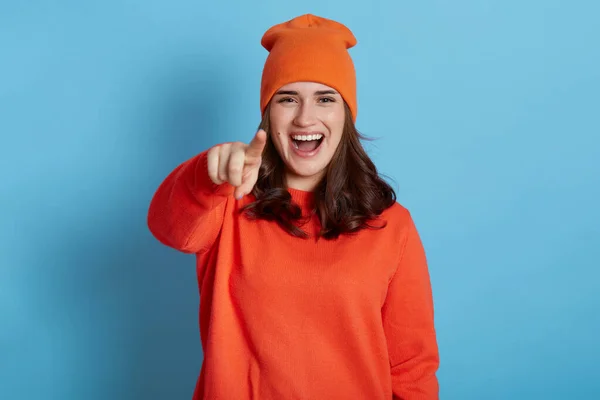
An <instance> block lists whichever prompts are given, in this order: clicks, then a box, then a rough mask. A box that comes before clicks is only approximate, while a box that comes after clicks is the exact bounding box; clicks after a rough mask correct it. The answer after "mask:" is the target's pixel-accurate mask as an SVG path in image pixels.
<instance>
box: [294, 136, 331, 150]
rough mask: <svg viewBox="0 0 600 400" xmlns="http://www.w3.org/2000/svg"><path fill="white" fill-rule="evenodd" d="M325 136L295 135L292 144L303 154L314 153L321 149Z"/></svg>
mask: <svg viewBox="0 0 600 400" xmlns="http://www.w3.org/2000/svg"><path fill="white" fill-rule="evenodd" d="M323 137H324V136H323V135H321V134H316V135H294V136H292V138H291V139H292V144H293V146H294V148H295V149H296V150H299V151H302V152H307V153H310V152H313V151H315V150H316V149H318V148H319V146H320V145H321V143H322V142H323Z"/></svg>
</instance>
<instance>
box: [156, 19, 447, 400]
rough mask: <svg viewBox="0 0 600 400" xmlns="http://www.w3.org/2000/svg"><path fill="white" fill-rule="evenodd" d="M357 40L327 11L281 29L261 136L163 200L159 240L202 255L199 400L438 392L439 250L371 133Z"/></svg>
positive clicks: (208, 158) (168, 184)
mask: <svg viewBox="0 0 600 400" xmlns="http://www.w3.org/2000/svg"><path fill="white" fill-rule="evenodd" d="M355 44H356V39H355V38H354V36H353V34H352V32H351V31H350V30H349V29H348V28H347V27H345V26H344V25H342V24H340V23H337V22H335V21H332V20H328V19H325V18H320V17H317V16H313V15H303V16H300V17H297V18H294V19H292V20H290V21H287V22H284V23H282V24H278V25H275V26H273V27H272V28H270V29H269V30H268V31H267V32H266V33H265V35H264V36H263V39H262V45H263V46H264V47H265V48H266V49H267V50H268V51H269V55H268V57H267V60H266V63H265V66H264V70H263V76H262V82H261V112H262V115H263V120H262V122H261V125H260V129H259V131H258V133H256V135H255V136H254V138H253V139H252V140H251V142H250V143H249V144H244V143H237V142H236V143H224V144H221V145H217V146H214V147H212V148H211V149H208V150H206V151H204V152H202V153H200V154H199V155H197V156H195V157H193V158H192V159H190V160H188V161H187V162H185V163H183V164H182V165H180V166H179V167H178V168H176V169H175V170H174V171H173V172H172V173H171V174H170V175H169V176H168V177H167V178H166V179H165V181H164V182H163V183H162V184H161V185H160V187H159V188H158V190H157V192H156V194H155V195H154V198H153V200H152V202H151V205H150V210H149V215H148V224H149V228H150V230H151V231H152V233H153V234H154V236H155V237H156V238H157V239H158V240H160V241H161V242H162V243H163V244H165V245H167V246H170V247H173V248H175V249H177V250H179V251H182V252H186V253H194V254H195V255H196V260H197V264H196V266H197V274H198V284H199V290H200V331H201V338H202V346H203V349H204V362H203V365H202V369H201V371H200V376H199V379H198V382H197V385H196V390H195V393H194V399H196V400H200V399H223V400H243V399H260V400H271V399H273V400H287V399H302V400H309V399H319V400H324V399H328V400H332V399H361V400H362V399H365V400H366V399H368V400H372V399H390V398H394V399H405V400H411V399H414V400H416V399H420V400H430V399H437V398H438V383H437V379H436V375H435V374H436V371H437V368H438V349H437V344H436V334H435V329H434V321H433V302H432V295H431V287H430V281H429V275H428V269H427V264H426V258H425V253H424V250H423V247H422V245H421V242H420V239H419V235H418V233H417V230H416V228H415V225H414V223H413V221H412V219H411V216H410V214H409V212H408V211H407V210H406V209H405V208H404V207H402V206H401V205H400V204H398V203H397V202H396V201H395V194H394V192H393V190H392V189H391V188H390V187H389V186H388V184H386V183H385V182H384V181H383V180H382V179H381V178H380V177H379V176H378V174H377V171H376V168H375V166H374V165H373V163H372V162H371V160H370V159H369V157H368V156H367V154H366V153H365V151H364V150H363V148H362V146H361V143H360V141H359V137H360V136H359V134H358V132H357V131H356V128H355V126H354V122H355V120H356V114H357V107H356V83H355V75H354V67H353V63H352V60H351V58H350V55H349V53H348V49H349V48H351V47H352V46H354V45H355Z"/></svg>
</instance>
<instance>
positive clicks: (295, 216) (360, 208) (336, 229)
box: [241, 102, 396, 239]
mask: <svg viewBox="0 0 600 400" xmlns="http://www.w3.org/2000/svg"><path fill="white" fill-rule="evenodd" d="M344 107H345V113H346V120H345V123H344V130H343V133H342V137H341V140H340V143H339V145H338V147H337V150H336V151H335V153H334V155H333V158H332V159H331V162H330V163H329V165H328V166H327V171H326V173H325V174H324V175H323V179H322V180H321V181H320V182H319V184H318V185H317V187H316V188H315V191H314V196H315V197H314V209H313V214H314V213H316V214H317V215H318V216H319V219H320V222H321V232H320V236H321V237H323V238H325V239H335V238H337V237H338V236H340V235H342V234H352V233H356V232H358V231H359V230H361V229H365V228H371V229H381V228H383V227H385V225H386V223H385V221H380V220H379V215H380V214H381V213H382V212H383V211H384V210H385V209H386V208H388V207H390V206H391V205H392V204H394V202H395V200H396V193H395V192H394V190H393V189H392V187H391V186H390V185H389V184H388V183H387V182H385V181H384V180H383V179H382V178H381V177H380V176H379V174H378V173H377V168H376V167H375V164H374V163H373V162H372V161H371V159H370V158H369V156H368V155H367V153H366V152H365V150H364V148H363V146H362V144H361V142H360V140H361V139H363V140H368V139H367V138H366V137H364V136H363V135H362V134H361V133H359V132H358V130H357V129H356V127H355V126H354V122H353V121H352V114H351V113H350V109H349V107H348V105H347V104H346V103H345V102H344ZM260 128H262V129H264V130H265V131H266V132H267V143H266V145H265V149H264V150H263V154H262V164H261V167H260V170H259V174H258V180H257V182H256V185H255V186H254V189H253V190H252V194H253V195H254V196H255V197H256V201H254V202H252V203H250V204H248V205H246V206H245V207H243V208H242V210H241V211H242V212H243V213H245V215H246V216H247V217H248V218H250V219H265V220H271V221H276V222H277V223H278V224H279V225H280V226H281V227H282V228H283V229H285V230H286V231H287V232H289V233H290V234H292V235H294V236H297V237H303V238H306V237H308V235H307V234H306V232H304V231H303V230H302V229H301V228H300V226H301V225H302V224H303V223H305V222H307V221H308V219H309V218H310V216H308V217H307V216H304V217H303V216H302V211H301V209H300V207H299V206H298V205H297V204H294V203H293V201H292V198H291V195H290V193H289V192H288V191H287V190H286V185H285V165H284V163H283V160H282V159H281V157H280V156H279V153H278V152H277V149H276V148H275V145H274V144H273V141H272V138H271V130H270V104H269V105H268V106H267V108H266V110H265V113H264V115H263V118H262V121H261V123H260V125H259V129H260ZM375 221H378V222H379V223H378V224H373V222H375Z"/></svg>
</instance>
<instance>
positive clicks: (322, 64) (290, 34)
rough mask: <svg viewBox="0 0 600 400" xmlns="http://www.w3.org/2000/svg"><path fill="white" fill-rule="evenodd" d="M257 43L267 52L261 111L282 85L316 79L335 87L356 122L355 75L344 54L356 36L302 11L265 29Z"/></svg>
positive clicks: (333, 22)
mask: <svg viewBox="0 0 600 400" xmlns="http://www.w3.org/2000/svg"><path fill="white" fill-rule="evenodd" d="M261 44H262V46H263V47H264V48H265V49H266V50H267V51H269V55H268V56H267V60H266V61H265V66H264V68H263V73H262V81H261V93H260V106H261V114H262V113H264V111H265V108H266V107H267V105H268V103H269V101H271V98H272V97H273V95H274V94H275V93H276V92H277V90H279V89H280V88H281V87H282V86H284V85H286V84H288V83H292V82H317V83H322V84H324V85H327V86H329V87H332V88H333V89H335V90H337V91H338V92H339V93H340V95H341V96H342V98H343V99H344V100H345V101H346V103H347V104H348V106H349V107H350V111H351V112H352V119H353V120H354V121H356V114H357V102H356V76H355V70H354V63H353V62H352V58H351V57H350V54H349V53H348V49H350V48H352V47H354V46H355V45H356V38H355V37H354V35H353V34H352V31H350V29H348V28H347V27H346V26H344V25H342V24H341V23H339V22H336V21H333V20H330V19H326V18H322V17H318V16H315V15H312V14H305V15H301V16H299V17H296V18H294V19H292V20H290V21H287V22H284V23H281V24H277V25H274V26H272V27H271V28H269V29H268V30H267V31H266V32H265V34H264V35H263V37H262V40H261Z"/></svg>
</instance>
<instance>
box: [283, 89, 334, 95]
mask: <svg viewBox="0 0 600 400" xmlns="http://www.w3.org/2000/svg"><path fill="white" fill-rule="evenodd" d="M275 94H284V95H291V96H297V95H298V92H296V91H295V90H280V91H278V92H277V93H275ZM324 94H338V92H336V91H335V90H330V89H328V90H317V91H316V92H315V95H316V96H322V95H324Z"/></svg>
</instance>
